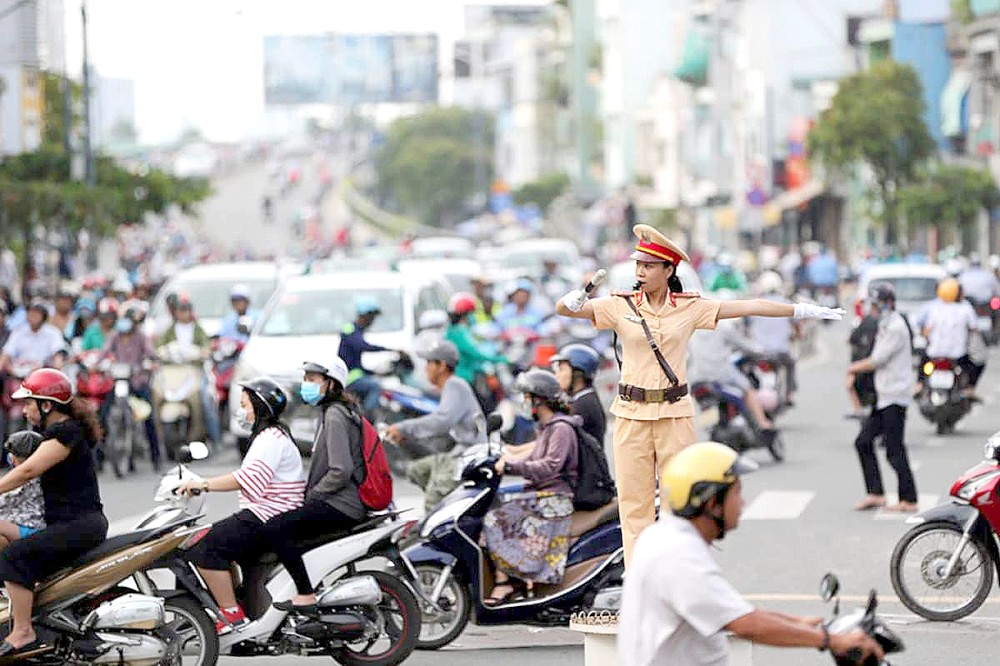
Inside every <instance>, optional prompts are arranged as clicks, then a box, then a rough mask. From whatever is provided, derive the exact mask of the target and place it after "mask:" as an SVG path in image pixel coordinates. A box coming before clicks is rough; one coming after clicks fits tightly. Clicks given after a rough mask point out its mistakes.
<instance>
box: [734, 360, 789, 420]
mask: <svg viewBox="0 0 1000 666" xmlns="http://www.w3.org/2000/svg"><path fill="white" fill-rule="evenodd" d="M736 365H737V367H738V368H739V369H740V371H741V372H743V374H745V375H746V376H747V379H749V380H750V384H751V385H752V386H753V387H754V389H755V390H756V391H757V400H759V401H760V404H761V407H763V409H764V411H765V412H766V413H767V415H768V416H769V417H770V418H772V419H773V418H775V417H777V416H779V415H781V414H782V413H784V412H785V410H787V409H788V407H789V402H788V381H787V377H788V375H787V373H786V372H784V371H783V370H782V369H781V366H780V364H779V363H778V362H777V361H776V360H775V359H774V357H771V356H767V355H761V356H750V355H747V356H744V357H743V358H741V359H740V360H739V361H737V363H736Z"/></svg>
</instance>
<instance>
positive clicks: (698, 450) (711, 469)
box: [660, 442, 757, 518]
mask: <svg viewBox="0 0 1000 666" xmlns="http://www.w3.org/2000/svg"><path fill="white" fill-rule="evenodd" d="M756 469H757V463H755V462H753V461H752V460H747V459H744V458H741V457H740V456H739V454H738V453H736V451H734V450H732V449H731V448H729V447H728V446H726V445H725V444H719V443H718V442H698V443H697V444H692V445H691V446H689V447H687V448H686V449H684V450H683V451H681V452H680V453H678V454H676V455H675V456H674V457H673V458H671V459H670V462H669V463H667V467H666V470H664V473H663V476H662V477H661V478H660V487H661V494H662V492H663V488H666V495H667V502H668V503H669V504H670V508H671V510H672V511H673V512H674V513H675V514H677V515H678V516H681V517H682V518H693V517H694V516H697V515H698V514H700V513H701V512H702V510H703V509H704V507H705V504H706V503H707V502H708V500H710V499H711V498H712V497H714V496H715V495H716V494H717V493H718V492H719V491H721V490H724V489H726V488H728V487H729V486H731V485H733V484H734V483H736V479H738V478H739V477H740V476H742V475H744V474H749V473H750V472H753V471H754V470H756Z"/></svg>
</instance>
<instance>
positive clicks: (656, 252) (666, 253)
mask: <svg viewBox="0 0 1000 666" xmlns="http://www.w3.org/2000/svg"><path fill="white" fill-rule="evenodd" d="M635 249H636V250H638V251H639V252H645V253H646V254H651V255H653V256H654V257H659V258H660V259H664V260H666V261H669V262H670V263H672V264H674V265H675V266H676V265H677V264H679V263H681V261H682V260H683V258H682V257H681V255H679V254H677V253H676V252H674V251H673V250H671V249H670V248H669V247H664V246H663V245H659V244H657V243H654V242H652V241H648V240H640V241H639V244H638V245H636V246H635Z"/></svg>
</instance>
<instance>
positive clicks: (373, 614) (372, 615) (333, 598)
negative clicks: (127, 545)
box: [135, 442, 420, 666]
mask: <svg viewBox="0 0 1000 666" xmlns="http://www.w3.org/2000/svg"><path fill="white" fill-rule="evenodd" d="M190 449H191V451H192V453H193V454H197V455H198V457H205V456H207V454H208V448H207V447H206V446H205V445H204V444H203V443H201V442H192V443H191V445H190ZM182 451H184V449H183V447H182ZM200 480H201V477H199V476H198V475H197V474H195V473H194V472H192V471H191V470H190V469H189V468H187V466H186V465H183V464H181V465H179V466H178V467H176V468H174V469H172V470H170V471H168V472H167V473H166V475H164V477H163V479H162V480H161V482H160V486H159V488H158V489H157V491H156V495H155V496H154V499H155V500H156V501H157V502H158V503H160V506H158V507H156V508H155V509H153V510H152V511H151V512H150V513H149V514H148V515H147V516H145V517H144V518H143V519H142V520H141V521H140V522H139V524H138V525H137V526H136V528H137V529H143V528H146V527H148V526H149V525H157V524H162V523H175V522H196V521H198V520H199V519H200V518H201V517H202V516H201V515H200V512H201V511H202V510H203V509H204V505H205V497H204V495H203V494H201V493H196V494H195V495H193V496H192V497H183V496H179V495H178V494H177V493H176V490H177V488H179V487H180V486H181V485H182V484H183V483H185V482H187V481H200ZM400 513H401V512H398V511H388V512H381V513H376V514H372V515H371V516H370V517H369V518H368V520H366V521H365V522H363V523H361V524H360V525H358V526H357V527H355V528H353V529H351V530H347V531H340V532H331V533H329V534H326V535H323V536H321V537H318V538H316V539H312V540H309V541H308V542H303V543H302V544H301V545H302V548H303V552H304V554H303V559H304V561H305V565H306V569H307V571H308V572H309V577H310V579H312V580H314V581H316V582H317V587H318V590H317V598H318V601H317V606H318V610H316V611H305V612H288V611H281V610H278V609H277V608H275V607H274V606H272V605H271V604H272V601H283V600H285V599H290V598H291V597H292V596H294V594H295V584H294V583H293V582H292V579H291V576H289V574H288V572H287V571H285V569H284V568H283V567H282V566H281V565H280V564H279V563H278V562H277V559H276V558H275V556H274V555H273V554H265V555H264V556H263V557H261V558H260V559H259V560H258V561H257V562H255V563H253V564H252V565H250V566H248V567H246V568H244V569H242V570H241V571H240V572H239V573H240V574H241V576H239V577H237V578H235V579H234V581H233V582H234V587H235V589H236V596H237V599H238V600H239V602H240V604H241V605H242V607H243V608H244V609H245V610H246V612H247V615H248V616H249V617H250V618H251V620H252V621H251V622H250V624H248V625H246V626H244V627H241V628H240V629H238V630H235V631H230V632H229V633H228V634H225V635H223V636H217V634H216V633H215V626H214V623H215V618H216V617H221V614H220V613H219V610H218V606H217V605H216V603H215V601H214V600H213V599H212V597H211V595H210V594H209V593H208V591H207V590H206V589H205V588H204V586H203V584H202V583H201V579H200V577H199V576H198V574H197V571H196V569H195V567H194V565H193V564H191V563H190V562H189V561H188V560H187V559H186V558H185V552H184V551H183V550H175V551H174V552H173V553H171V554H170V555H169V556H166V557H163V558H161V559H159V560H158V561H157V562H155V563H154V564H152V565H151V566H147V567H146V568H145V570H144V571H143V572H141V573H140V574H139V575H137V576H136V577H135V580H136V584H137V586H138V587H139V589H140V590H141V591H144V592H145V593H147V594H158V595H161V596H165V597H166V598H167V600H168V602H167V603H168V606H169V604H171V603H172V602H175V601H176V600H183V601H181V602H180V604H179V605H178V604H175V606H174V608H175V611H174V612H175V613H178V614H179V615H181V616H182V617H183V618H184V619H185V623H184V625H183V629H182V630H180V631H179V633H180V636H181V639H182V640H183V641H184V645H185V646H186V648H187V646H198V650H199V651H198V663H199V664H200V665H202V666H210V665H211V664H213V663H214V659H215V657H216V656H217V655H218V654H220V653H221V654H228V655H231V656H241V657H261V656H280V655H286V654H288V655H298V656H326V657H333V658H334V659H335V660H336V661H338V662H339V663H342V664H347V665H349V666H354V665H361V664H369V665H372V664H374V665H377V666H395V665H396V664H399V663H401V662H402V661H404V660H405V659H406V658H407V657H409V656H410V653H411V652H412V651H413V649H414V646H415V645H416V642H417V638H418V636H419V633H420V610H419V606H418V605H417V601H416V597H415V596H414V593H413V590H412V588H411V587H410V586H409V585H408V584H407V583H406V582H405V581H404V580H403V579H402V578H401V575H405V573H406V571H405V568H404V567H405V563H404V562H403V561H402V558H401V557H400V554H399V549H398V546H397V544H398V543H399V541H400V540H401V539H403V538H404V537H405V536H406V535H407V534H408V533H409V532H410V530H412V529H413V527H414V526H415V525H416V521H415V520H410V521H401V520H399V515H400ZM205 531H206V532H207V531H208V529H207V528H205ZM369 561H374V562H378V563H382V564H383V566H382V568H380V569H378V570H366V569H362V566H363V565H364V564H365V563H367V562H369ZM387 571H390V572H395V573H397V574H398V575H393V574H391V573H387ZM171 574H172V576H171ZM234 575H235V572H234ZM164 578H167V579H169V578H173V580H174V581H176V582H175V586H176V587H175V588H174V589H161V587H160V586H159V585H158V584H157V581H160V580H162V579H164ZM210 613H211V615H210ZM212 615H214V616H215V617H212ZM205 627H207V628H208V629H205ZM208 634H210V635H211V636H209V635H208ZM212 637H214V639H213V638H212ZM213 640H214V641H216V642H217V643H215V644H216V648H215V651H214V653H213V647H212V646H213ZM202 646H205V647H202ZM192 652H193V649H192Z"/></svg>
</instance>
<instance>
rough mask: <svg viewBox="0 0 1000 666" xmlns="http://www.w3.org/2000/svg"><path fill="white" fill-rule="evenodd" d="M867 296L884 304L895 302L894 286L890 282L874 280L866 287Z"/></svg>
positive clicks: (875, 301) (874, 301)
mask: <svg viewBox="0 0 1000 666" xmlns="http://www.w3.org/2000/svg"><path fill="white" fill-rule="evenodd" d="M868 298H869V299H870V300H871V301H872V302H873V303H878V304H880V305H881V304H885V303H895V302H896V288H895V287H893V286H892V283H891V282H875V283H874V284H872V285H871V286H869V287H868Z"/></svg>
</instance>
